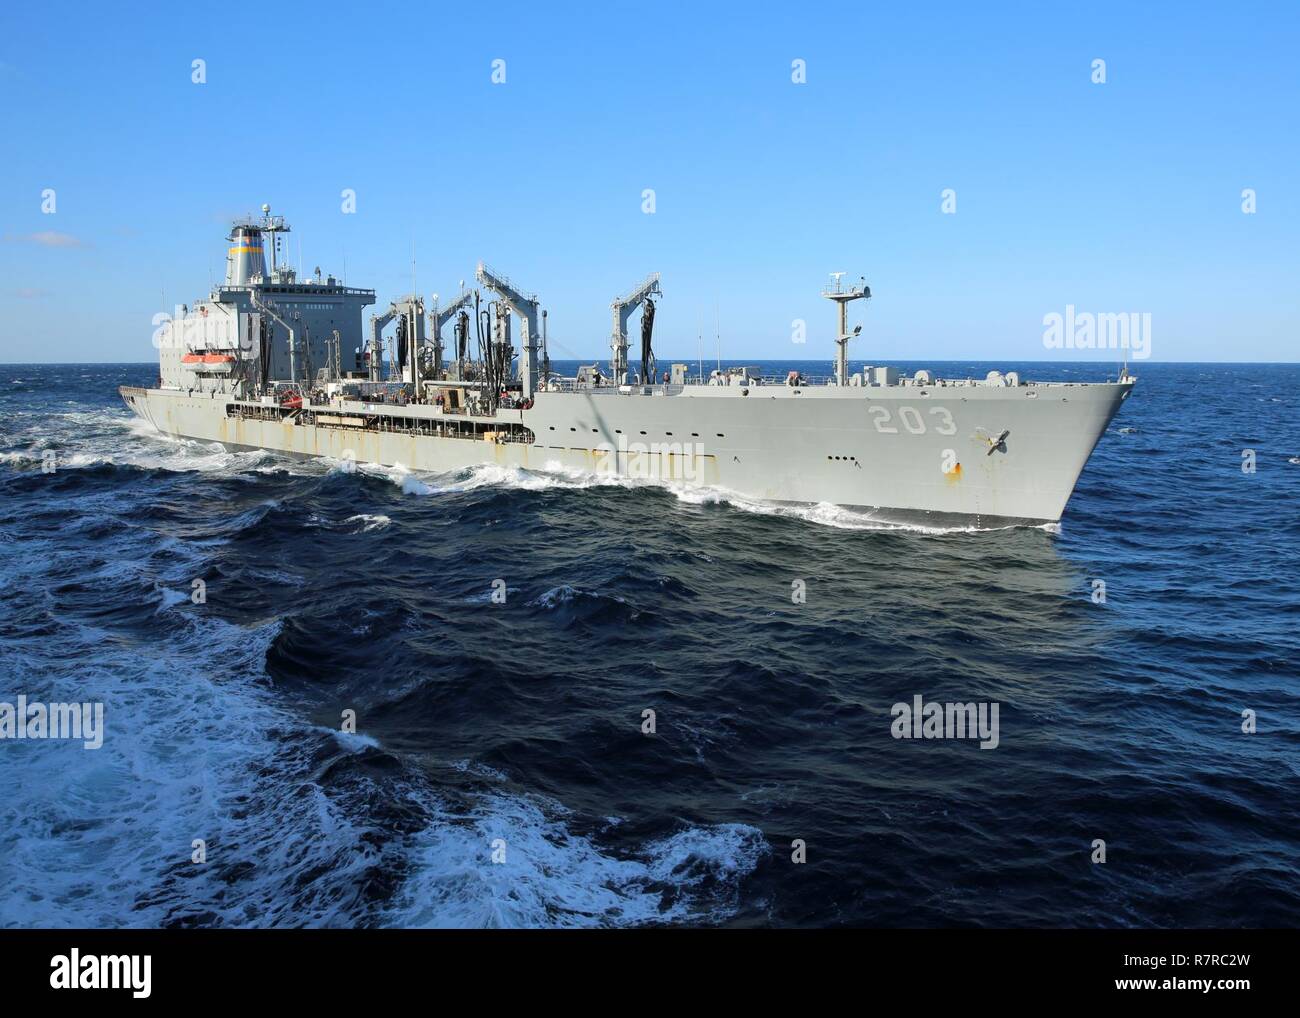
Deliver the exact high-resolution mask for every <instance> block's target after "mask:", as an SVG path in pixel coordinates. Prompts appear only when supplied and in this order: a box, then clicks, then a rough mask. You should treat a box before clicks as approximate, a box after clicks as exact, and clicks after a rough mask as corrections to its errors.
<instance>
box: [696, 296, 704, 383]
mask: <svg viewBox="0 0 1300 1018" xmlns="http://www.w3.org/2000/svg"><path fill="white" fill-rule="evenodd" d="M695 341H696V343H697V344H699V355H700V384H701V385H703V384H704V326H703V325H702V324H701V323H700V313H699V312H698V311H697V312H696V313H695Z"/></svg>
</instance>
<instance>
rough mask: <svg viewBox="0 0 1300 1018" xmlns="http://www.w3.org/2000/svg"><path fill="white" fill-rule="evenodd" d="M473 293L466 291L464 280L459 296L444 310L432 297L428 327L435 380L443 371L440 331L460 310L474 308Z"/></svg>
mask: <svg viewBox="0 0 1300 1018" xmlns="http://www.w3.org/2000/svg"><path fill="white" fill-rule="evenodd" d="M474 296H475V294H474V291H473V290H466V289H465V283H464V280H462V281H461V284H460V294H459V295H458V296H456V297H454V298H452V300H451V302H450V303H449V304H448V305H447V306H446V307H445V308H444V307H439V305H438V295H437V294H436V293H435V294H434V295H433V310H432V311H430V312H429V326H430V328H431V330H432V332H433V374H434V377H435V378H437V377H439V376H440V375H441V374H442V369H443V357H442V352H443V349H444V348H443V344H442V330H443V327H444V326H445V325H446V324H447V323H448V322H449V321H451V320H452V319H453V318H455V317H456V314H457V313H458V312H460V311H461V310H463V309H465V308H469V307H473V306H474Z"/></svg>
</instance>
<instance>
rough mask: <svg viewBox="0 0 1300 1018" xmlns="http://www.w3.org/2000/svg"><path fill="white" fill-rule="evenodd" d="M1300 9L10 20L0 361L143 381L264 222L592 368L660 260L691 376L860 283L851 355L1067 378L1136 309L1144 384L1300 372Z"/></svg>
mask: <svg viewBox="0 0 1300 1018" xmlns="http://www.w3.org/2000/svg"><path fill="white" fill-rule="evenodd" d="M1056 6H1059V7H1060V9H1059V10H1053V9H1050V8H1052V7H1056ZM1298 12H1300V5H1297V4H1295V3H1280V2H1279V3H1275V4H1258V5H1257V4H1234V5H1227V4H1223V5H1208V4H1206V5H1202V4H1194V3H1193V4H1189V3H1178V4H1172V3H1171V4H1152V5H1145V4H1144V5H1136V4H1092V3H1089V4H1068V5H1048V4H1029V3H1027V4H999V3H990V4H942V3H939V4H926V5H921V6H917V5H905V4H888V5H884V4H882V5H866V4H846V5H843V6H842V8H840V9H836V8H835V7H834V6H826V5H808V4H779V5H766V6H765V5H763V4H754V3H748V4H735V5H712V4H702V3H692V4H678V3H672V2H666V3H658V4H652V5H647V4H605V5H587V4H583V5H578V4H573V5H563V6H561V7H559V8H553V6H552V5H539V4H512V3H494V4H490V5H473V6H471V5H456V6H452V7H440V6H436V5H431V4H414V3H413V4H382V3H373V4H349V5H345V6H344V5H340V6H332V5H330V4H318V5H312V6H310V7H305V6H302V5H293V4H259V5H247V6H245V5H240V4H238V3H222V4H198V3H196V4H190V5H161V4H160V5H157V6H155V7H147V6H139V7H134V6H133V7H131V8H130V9H122V10H117V11H109V10H107V9H91V8H90V7H89V6H87V7H85V8H82V7H80V6H66V5H60V4H57V3H55V4H52V5H40V6H38V5H17V4H9V5H6V7H5V10H4V13H3V14H0V91H2V92H3V101H2V102H0V137H3V139H4V158H3V159H0V361H3V362H14V361H85V360H90V361H143V360H151V359H153V357H154V356H155V353H154V350H153V348H152V347H151V345H150V336H151V334H152V328H153V327H152V324H151V319H152V316H153V315H154V314H156V313H157V312H159V311H161V310H164V309H165V307H164V304H163V301H164V295H165V299H166V301H167V305H171V304H173V303H175V302H179V301H192V300H193V299H194V298H196V297H198V296H201V295H202V294H203V293H205V292H206V291H207V288H208V285H209V281H210V279H213V278H215V279H216V280H217V281H220V279H221V277H222V273H223V270H224V252H225V247H226V245H225V242H224V235H225V229H226V227H227V225H228V220H229V219H230V218H231V217H233V216H235V215H237V214H242V213H247V212H250V211H253V210H255V209H257V208H258V207H259V206H260V205H261V203H262V202H264V201H265V202H269V203H270V204H271V205H272V207H273V208H274V210H275V211H277V212H280V213H283V214H284V215H285V216H286V217H287V218H288V219H289V221H290V223H291V224H292V225H293V228H294V233H293V235H292V238H291V240H290V253H291V255H292V258H293V260H294V261H297V259H298V244H299V242H301V246H302V261H303V265H304V267H305V268H306V269H307V270H308V271H310V270H312V269H313V268H314V267H315V266H317V265H319V266H321V267H322V268H323V269H324V270H325V271H326V272H334V273H336V274H343V273H344V271H345V264H346V278H347V281H348V282H349V283H350V284H352V285H358V286H370V287H374V288H375V289H376V290H377V291H378V294H379V298H380V300H381V301H384V302H386V301H387V300H388V299H389V298H392V297H395V296H398V295H400V294H401V293H404V292H408V291H409V290H410V288H411V250H412V244H414V246H415V251H416V261H417V277H416V279H417V284H418V287H419V289H420V290H421V291H422V292H423V293H425V294H429V293H431V292H435V291H437V292H441V293H443V294H447V293H450V292H452V291H453V290H454V289H455V287H456V285H457V282H458V281H459V280H461V279H470V278H472V274H473V269H474V265H475V263H476V261H477V260H478V259H480V258H482V259H484V260H486V261H487V262H488V264H490V265H492V266H493V267H494V268H497V269H499V270H501V271H503V272H505V273H506V274H508V275H509V276H511V277H512V278H513V279H515V280H516V281H518V282H519V283H520V284H522V285H523V286H524V287H526V288H528V289H531V290H533V291H535V292H537V293H539V294H540V295H541V297H542V300H543V303H544V305H545V306H546V307H547V308H548V310H549V316H550V317H549V328H550V336H551V339H552V354H553V355H554V356H556V357H564V356H569V355H574V356H584V357H607V356H608V334H609V302H610V300H611V298H613V297H614V296H615V295H616V294H620V293H622V292H624V291H626V290H628V289H630V288H631V287H632V286H633V285H634V284H635V283H636V282H638V281H639V280H640V279H641V278H643V277H644V276H645V274H646V273H647V272H650V271H659V272H661V273H662V274H663V289H664V299H663V301H662V302H661V304H660V307H659V314H658V316H657V320H656V348H657V350H658V352H659V354H660V356H661V358H664V357H669V356H676V357H691V358H693V357H694V356H695V353H696V350H697V339H696V336H697V331H698V330H699V329H701V328H702V329H703V331H704V332H705V334H706V337H707V338H706V340H705V350H706V353H708V352H712V351H713V349H714V341H713V338H712V336H713V331H714V315H715V307H716V308H717V310H718V312H719V313H720V317H721V321H722V352H723V356H724V357H728V358H733V359H742V358H750V357H753V358H755V359H759V358H799V359H805V358H806V359H814V358H822V357H824V358H827V359H829V358H830V357H831V356H832V355H833V344H832V333H833V326H834V318H833V308H832V306H831V305H830V303H829V302H827V301H824V300H821V299H820V298H819V297H818V291H819V289H820V288H821V286H822V285H823V283H824V282H825V281H826V278H827V273H829V272H831V271H834V270H844V271H846V272H847V273H848V274H849V277H850V278H856V277H857V276H859V275H862V276H865V277H866V278H867V281H868V282H869V283H870V284H871V286H872V289H873V291H874V293H875V298H874V299H873V300H872V301H871V302H870V304H869V305H868V306H866V307H865V309H863V310H861V311H860V312H856V313H855V314H854V316H853V318H852V319H851V321H854V322H856V321H860V322H861V323H862V324H863V338H862V339H860V340H858V341H855V342H854V344H853V346H852V348H851V350H852V353H851V356H852V357H853V358H854V359H855V360H863V359H865V360H872V361H886V360H890V359H917V358H934V359H936V360H941V359H966V360H969V359H979V358H983V359H999V358H1001V359H1006V360H1030V359H1044V360H1050V359H1054V358H1057V357H1065V355H1063V354H1062V353H1057V352H1055V351H1051V350H1047V349H1045V348H1044V345H1043V331H1044V326H1043V318H1044V316H1045V315H1047V314H1050V313H1052V312H1064V310H1065V307H1066V305H1067V304H1072V305H1074V306H1075V307H1076V308H1078V309H1079V310H1080V311H1090V312H1105V313H1117V312H1138V313H1150V314H1151V316H1152V319H1151V320H1152V334H1151V351H1152V359H1154V360H1166V361H1170V360H1175V361H1176V360H1218V361H1231V360H1255V361H1259V360H1286V361H1293V360H1296V359H1297V352H1296V351H1297V345H1298V344H1297V339H1300V299H1298V295H1300V285H1298V280H1300V230H1298V229H1297V226H1298V223H1300V219H1298V216H1297V212H1298V211H1300V201H1298V199H1297V190H1298V184H1300V181H1298V180H1297V176H1298V174H1300V122H1298V121H1300V61H1297V60H1296V58H1295V54H1296V51H1297V48H1298V44H1300V31H1298V30H1297V28H1298V25H1300V13H1298ZM1098 58H1100V59H1104V60H1105V61H1106V79H1107V80H1106V82H1105V84H1094V83H1093V82H1092V80H1091V78H1092V74H1093V72H1092V67H1091V65H1092V61H1093V60H1094V59H1098ZM194 59H203V60H205V61H206V64H207V82H206V83H205V84H201V85H197V84H194V83H192V81H191V62H192V61H193V60H194ZM495 59H503V60H505V62H506V65H505V69H506V81H505V83H504V84H493V83H492V80H491V73H492V61H493V60H495ZM796 59H799V60H803V61H805V62H806V77H807V80H806V83H804V84H795V83H793V82H792V80H791V73H792V72H791V65H792V61H794V60H796ZM46 188H53V189H54V190H55V193H56V201H57V211H56V212H55V213H54V214H53V215H47V214H43V213H42V211H41V195H42V191H43V190H44V189H46ZM345 188H350V189H352V190H354V191H355V193H356V213H355V214H351V215H349V214H344V213H343V212H342V211H341V201H342V199H341V192H342V191H343V189H345ZM646 188H652V189H653V190H654V192H655V212H654V213H653V214H646V213H644V212H643V211H642V204H643V201H642V192H643V190H644V189H646ZM1245 188H1252V189H1254V191H1255V192H1256V195H1257V198H1256V201H1257V211H1256V212H1255V213H1254V214H1251V215H1247V214H1244V213H1243V212H1242V197H1241V194H1242V191H1243V189H1245ZM944 189H952V190H953V191H955V192H956V208H957V211H956V213H955V214H952V215H948V214H944V213H943V212H942V211H941V193H942V192H943V191H944ZM858 307H859V308H861V307H862V306H861V305H859V306H858ZM795 319H803V320H805V321H806V322H807V323H808V338H807V342H806V343H805V344H804V345H802V346H798V345H794V344H793V343H792V340H791V333H792V326H791V323H792V322H793V321H794V320H795ZM1078 356H1079V355H1078V354H1077V353H1075V352H1068V357H1065V359H1078ZM1105 356H1106V359H1114V357H1113V356H1111V355H1109V354H1107V355H1105Z"/></svg>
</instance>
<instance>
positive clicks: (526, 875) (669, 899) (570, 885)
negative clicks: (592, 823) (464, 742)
mask: <svg viewBox="0 0 1300 1018" xmlns="http://www.w3.org/2000/svg"><path fill="white" fill-rule="evenodd" d="M764 850H765V846H764V842H763V838H762V835H761V833H760V832H759V831H757V830H756V829H755V828H752V827H744V826H742V825H738V824H726V825H721V826H718V827H693V828H688V829H687V830H685V831H682V832H680V833H678V834H674V835H672V836H671V837H668V838H665V839H663V840H662V841H659V842H655V843H653V844H651V845H648V846H647V847H646V849H645V851H644V852H643V853H641V855H640V856H639V857H636V858H618V857H616V856H614V855H611V854H609V853H607V852H604V851H602V850H601V849H600V848H598V847H597V846H596V845H595V844H594V843H593V842H592V841H591V840H590V839H588V838H586V837H581V836H577V835H574V834H573V833H572V832H570V831H569V830H568V828H567V827H566V826H565V825H564V824H563V823H561V822H559V821H558V820H555V819H552V818H551V817H550V816H548V814H547V811H546V810H544V809H543V808H542V807H541V805H539V804H538V803H537V802H534V801H532V800H530V799H526V798H523V797H520V796H510V795H503V794H488V795H485V796H483V797H482V798H481V799H480V800H479V802H478V805H477V806H476V807H475V808H474V809H473V810H472V811H471V813H470V814H469V815H468V816H464V817H457V818H452V817H442V818H439V820H438V821H436V822H435V823H433V824H431V825H430V826H429V827H428V828H426V829H425V830H424V831H423V832H421V834H420V835H419V836H418V838H417V839H416V846H415V848H414V850H413V853H412V858H413V859H414V861H415V862H416V863H417V867H416V869H415V871H414V872H412V873H411V874H410V875H409V876H408V877H407V879H406V881H405V883H404V884H403V886H402V888H401V890H400V892H399V894H398V895H397V896H396V897H395V899H394V900H393V902H392V903H391V904H390V907H389V908H388V909H387V910H385V913H384V916H383V919H384V922H385V923H386V924H390V925H394V926H436V927H456V928H466V927H471V928H482V927H541V926H547V927H550V926H560V927H593V926H629V925H641V924H646V923H657V922H674V921H683V920H687V919H691V918H695V919H699V918H704V917H710V918H716V917H717V908H718V907H719V906H718V899H717V898H716V896H709V897H708V898H702V897H697V896H696V895H695V894H693V893H692V892H694V891H695V890H696V889H697V888H699V887H700V885H701V884H702V883H703V882H704V880H705V879H706V877H708V876H713V877H716V878H717V879H718V880H719V881H721V882H722V883H723V885H724V886H725V887H728V888H730V889H732V890H733V891H734V889H735V887H736V885H737V884H738V882H739V881H740V880H742V879H743V878H744V877H745V876H747V875H748V874H749V873H750V872H751V871H752V870H753V868H754V866H755V865H757V862H758V859H759V857H760V856H761V855H762V853H763V851H764ZM494 857H495V858H496V859H498V860H500V861H496V862H494V861H493V859H494ZM725 898H726V896H725V895H724V896H723V899H724V901H725ZM722 907H723V908H724V909H725V908H726V907H727V906H726V905H725V904H724V905H723V906H722Z"/></svg>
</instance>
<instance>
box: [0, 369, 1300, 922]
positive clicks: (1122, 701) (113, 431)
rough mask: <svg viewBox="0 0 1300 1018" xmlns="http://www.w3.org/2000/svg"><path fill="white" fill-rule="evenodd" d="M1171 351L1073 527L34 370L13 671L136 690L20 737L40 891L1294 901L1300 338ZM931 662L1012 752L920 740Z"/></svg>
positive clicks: (377, 897) (15, 770)
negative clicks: (325, 419)
mask: <svg viewBox="0 0 1300 1018" xmlns="http://www.w3.org/2000/svg"><path fill="white" fill-rule="evenodd" d="M915 366H924V367H930V368H933V369H937V370H939V372H940V373H942V374H946V375H958V374H977V375H982V374H983V373H984V372H985V371H986V370H987V369H988V368H989V367H992V366H993V365H946V364H927V365H915ZM996 366H998V367H1002V368H1008V367H1016V365H996ZM785 367H787V365H780V366H774V368H773V370H774V371H776V370H784V368H785ZM904 367H911V366H910V365H905V366H904ZM1019 367H1020V370H1021V372H1022V374H1023V375H1025V376H1029V377H1047V376H1057V377H1064V378H1067V379H1084V378H1103V377H1105V376H1106V375H1107V373H1108V368H1107V367H1106V366H1101V365H1091V366H1090V365H1070V364H1066V365H1052V366H1047V365H1021V366H1019ZM825 368H826V366H825V365H817V366H816V367H815V369H816V370H818V371H820V372H821V373H825ZM1109 371H1110V373H1112V374H1113V368H1111V369H1109ZM1137 373H1138V375H1139V377H1140V382H1139V384H1138V387H1137V390H1136V392H1135V394H1134V396H1133V398H1132V399H1130V400H1129V401H1128V403H1127V404H1126V405H1125V407H1124V408H1123V410H1122V411H1121V413H1120V415H1119V417H1117V419H1116V420H1115V421H1114V423H1113V424H1112V426H1111V428H1110V430H1109V431H1108V433H1107V434H1106V435H1105V436H1104V438H1103V439H1102V442H1101V444H1100V446H1099V447H1098V449H1097V451H1096V453H1095V454H1094V457H1093V459H1092V461H1091V462H1090V464H1089V465H1088V467H1087V469H1086V471H1085V472H1084V474H1083V477H1082V479H1081V480H1080V483H1079V486H1078V489H1077V491H1076V493H1075V496H1074V498H1073V500H1072V501H1071V503H1070V506H1069V509H1068V511H1067V513H1066V516H1065V518H1064V520H1063V521H1062V524H1061V525H1060V527H1059V528H1019V529H1003V530H996V531H985V532H974V531H970V530H953V531H935V530H919V529H916V530H911V529H905V528H898V527H890V526H882V525H880V524H877V523H874V522H872V521H871V520H870V519H869V518H867V517H866V516H864V515H862V514H860V513H854V512H852V511H849V510H845V509H837V508H833V507H829V506H816V507H807V508H789V507H775V506H770V505H764V504H762V503H756V502H753V501H750V500H745V499H738V498H733V497H729V496H728V495H727V494H726V493H725V492H717V491H704V492H692V491H687V490H680V489H674V488H669V487H662V486H656V485H654V484H651V483H649V482H641V481H637V482H630V481H617V480H613V479H608V478H596V477H590V476H583V475H573V474H549V473H545V472H538V473H524V472H507V471H502V470H499V469H495V468H486V467H485V468H480V469H475V470H470V471H464V472H460V473H456V474H451V475H441V476H429V475H422V476H415V475H410V474H406V473H404V472H401V471H397V470H386V469H385V470H381V469H377V468H376V469H372V468H366V467H362V468H360V469H358V470H357V471H355V472H348V471H345V470H343V469H341V467H340V465H339V464H336V463H329V462H304V461H294V460H288V459H284V458H280V457H278V456H276V455H273V454H270V453H265V452H226V451H223V450H222V449H220V448H219V447H211V446H208V445H204V444H202V443H195V442H185V441H174V440H168V439H165V438H162V437H161V436H158V435H156V434H154V433H152V432H151V431H150V430H149V429H148V427H147V426H146V425H144V424H142V423H140V422H138V421H136V420H134V419H133V418H132V417H130V416H129V415H128V414H127V412H126V411H125V409H124V408H123V406H122V405H121V402H120V400H119V399H118V397H117V395H116V387H117V386H118V385H119V384H124V383H125V384H149V383H150V382H151V381H152V380H153V379H154V377H155V375H156V370H155V368H154V367H153V366H150V365H109V366H105V365H96V366H79V365H72V366H31V365H19V366H7V367H3V368H0V701H6V702H10V703H12V702H14V701H15V700H16V698H17V696H18V695H19V694H20V693H21V694H25V695H26V696H27V697H28V699H29V700H30V701H68V702H75V701H95V702H102V703H103V704H104V705H105V719H106V728H107V731H106V734H105V738H104V745H103V747H102V748H101V749H99V750H94V751H89V750H85V749H83V748H82V746H81V744H80V743H70V742H67V741H53V740H48V741H36V740H26V741H16V740H4V741H0V788H2V789H3V791H2V792H0V925H3V926H120V925H130V926H304V925H305V926H352V925H359V926H458V927H459V926H465V927H482V926H637V925H657V924H667V925H690V924H707V925H730V926H799V927H812V926H837V925H870V926H950V925H951V926H988V927H998V926H1084V927H1089V926H1122V927H1131V926H1157V927H1164V926H1168V927H1181V926H1280V925H1288V926H1294V925H1296V924H1297V923H1298V922H1300V794H1298V793H1297V789H1298V787H1300V697H1298V696H1297V683H1298V681H1300V498H1298V496H1300V462H1291V460H1292V459H1293V458H1300V367H1297V366H1295V365H1290V366H1269V365H1258V366H1256V365H1251V366H1241V365H1174V364H1151V365H1146V364H1143V365H1139V366H1138V368H1137ZM1245 449H1252V450H1254V451H1255V454H1256V470H1255V472H1254V473H1253V474H1251V473H1244V472H1243V470H1242V463H1243V450H1245ZM47 451H53V453H54V456H55V463H56V467H57V468H56V469H55V470H54V472H53V473H45V472H43V471H42V463H43V457H44V456H45V454H46V452H47ZM195 580H202V581H203V582H204V584H205V585H206V598H207V600H206V603H205V604H201V605H200V604H194V603H193V602H192V600H191V596H190V595H191V591H192V590H193V583H194V581H195ZM495 580H501V581H503V582H504V585H505V588H506V590H507V597H506V603H504V604H498V603H494V602H493V599H492V597H491V594H492V590H493V582H494V581H495ZM796 580H802V581H804V585H805V588H806V603H803V604H795V603H793V602H792V598H791V592H792V589H793V588H792V584H793V583H794V582H795V581H796ZM1097 580H1101V581H1104V583H1105V593H1106V597H1105V602H1104V603H1101V604H1099V603H1095V602H1094V597H1093V595H1094V591H1095V590H1096V589H1098V588H1097V587H1096V585H1095V582H1094V581H1097ZM916 695H921V696H923V697H924V698H925V699H926V700H927V701H930V700H937V701H958V702H972V701H974V702H996V703H997V704H998V705H999V711H1000V713H999V719H1000V720H999V725H1000V729H999V742H998V745H997V748H996V749H992V750H982V749H980V748H979V746H978V744H977V743H976V742H974V741H970V740H907V739H895V738H894V737H893V736H892V735H891V723H892V721H893V718H892V715H891V707H892V705H893V704H895V703H898V702H909V703H910V702H911V701H912V698H913V697H914V696H916ZM647 709H649V710H653V711H655V720H656V731H655V733H654V734H653V735H647V734H643V733H642V730H641V727H642V717H643V713H642V712H643V711H645V710H647ZM349 710H350V711H355V714H356V718H357V732H356V734H344V733H343V732H341V731H340V725H341V717H342V715H343V712H344V711H349ZM1243 711H1253V712H1254V717H1255V725H1256V731H1255V732H1254V733H1246V732H1243V731H1242V726H1243ZM195 839H202V840H203V842H205V844H206V856H207V861H206V862H205V863H203V864H195V863H194V862H192V861H191V853H192V852H193V851H194V848H193V843H194V841H195ZM1098 839H1100V840H1102V841H1104V842H1105V849H1106V861H1105V863H1104V864H1101V863H1094V862H1093V861H1092V857H1093V852H1094V848H1093V845H1094V841H1096V840H1098ZM796 840H799V841H801V842H802V843H803V845H804V847H805V851H806V862H803V863H795V862H793V861H792V858H791V856H792V851H793V849H792V843H793V842H795V841H796ZM494 856H495V859H494Z"/></svg>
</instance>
